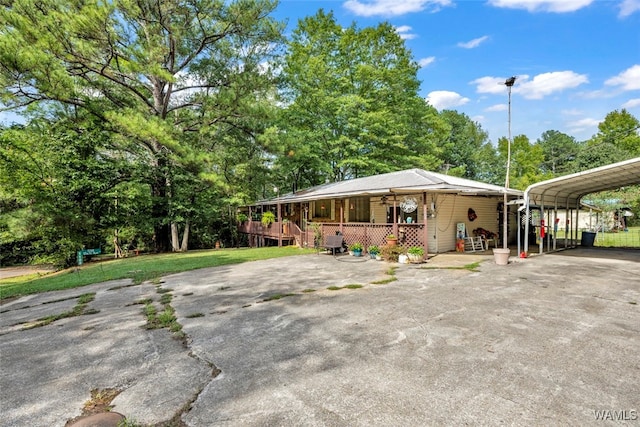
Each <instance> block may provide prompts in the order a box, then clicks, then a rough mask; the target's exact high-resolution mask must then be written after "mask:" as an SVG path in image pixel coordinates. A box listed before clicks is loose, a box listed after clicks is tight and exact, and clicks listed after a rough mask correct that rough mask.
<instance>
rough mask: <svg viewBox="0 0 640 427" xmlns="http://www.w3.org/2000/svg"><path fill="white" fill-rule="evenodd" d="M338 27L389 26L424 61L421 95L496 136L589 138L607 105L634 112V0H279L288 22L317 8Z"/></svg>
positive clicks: (637, 21)
mask: <svg viewBox="0 0 640 427" xmlns="http://www.w3.org/2000/svg"><path fill="white" fill-rule="evenodd" d="M320 8H322V9H324V10H325V11H333V12H334V15H335V17H336V19H337V21H338V22H339V23H340V24H341V25H343V26H349V25H350V24H351V23H353V22H356V24H357V26H358V27H360V28H362V27H367V26H375V25H377V24H378V23H379V22H382V21H388V22H390V23H391V24H392V25H393V26H394V27H396V29H397V31H398V33H399V34H401V35H402V37H403V38H404V39H405V43H406V46H407V47H408V48H409V49H410V50H411V51H412V53H413V55H414V59H415V60H416V61H417V62H419V63H420V64H421V65H422V67H421V69H420V71H419V73H418V78H419V79H420V81H421V82H422V85H421V92H420V95H421V96H423V97H425V98H427V99H428V100H429V102H430V103H431V105H433V106H435V107H436V108H438V109H439V110H441V109H445V108H446V109H453V110H457V111H459V112H461V113H465V114H467V115H468V116H469V117H471V118H472V119H473V120H475V121H477V122H479V123H480V124H481V125H482V127H483V129H484V130H486V131H488V132H489V138H490V139H491V141H493V142H494V143H495V142H497V140H498V138H500V137H502V136H505V137H506V136H507V134H508V109H507V104H508V92H507V88H506V86H504V84H500V83H504V81H505V80H506V78H508V77H510V76H517V80H516V84H515V86H514V87H513V90H512V97H511V117H512V119H511V131H512V135H513V136H516V135H520V134H524V135H526V136H528V137H529V139H530V141H531V142H534V141H535V140H536V139H538V138H540V136H541V135H542V133H543V132H544V131H547V130H558V131H560V132H564V133H566V134H569V135H571V136H574V137H575V138H576V139H577V140H579V141H581V140H585V139H588V138H590V137H591V136H592V135H594V134H595V133H596V132H597V125H598V123H599V122H601V121H602V120H603V119H604V117H605V116H606V115H607V113H609V112H611V111H613V110H620V109H622V108H626V109H627V111H629V112H630V113H631V114H633V115H634V116H635V117H637V118H639V119H640V0H609V1H593V0H467V1H456V0H340V1H338V0H336V1H316V0H281V2H280V5H279V6H278V9H277V11H276V13H275V17H276V18H278V19H281V20H287V21H288V29H287V31H288V33H289V34H290V32H291V30H292V29H293V28H295V27H296V25H297V23H298V19H300V18H302V17H304V16H308V15H313V14H315V13H316V12H317V11H318V9H320Z"/></svg>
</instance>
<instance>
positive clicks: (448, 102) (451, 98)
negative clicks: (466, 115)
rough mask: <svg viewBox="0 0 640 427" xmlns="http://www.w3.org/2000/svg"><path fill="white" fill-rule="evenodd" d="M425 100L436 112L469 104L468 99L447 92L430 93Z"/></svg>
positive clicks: (436, 91)
mask: <svg viewBox="0 0 640 427" xmlns="http://www.w3.org/2000/svg"><path fill="white" fill-rule="evenodd" d="M425 99H426V100H427V102H428V103H429V104H430V105H431V106H433V107H435V108H436V109H438V110H442V109H446V108H451V107H459V106H461V105H464V104H466V103H467V102H469V98H465V97H464V96H462V95H460V94H458V93H456V92H450V91H448V90H435V91H433V92H430V93H429V94H428V95H427V97H426V98H425Z"/></svg>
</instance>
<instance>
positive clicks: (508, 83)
mask: <svg viewBox="0 0 640 427" xmlns="http://www.w3.org/2000/svg"><path fill="white" fill-rule="evenodd" d="M515 83H516V78H515V77H509V78H508V79H507V80H506V81H505V82H504V84H505V85H506V86H507V89H508V91H509V125H508V126H509V140H508V141H507V175H506V177H505V180H504V201H503V203H502V247H503V248H504V249H507V232H508V231H509V222H508V220H507V214H508V213H509V208H508V206H507V191H508V190H509V173H510V168H511V88H512V87H513V85H514V84H515Z"/></svg>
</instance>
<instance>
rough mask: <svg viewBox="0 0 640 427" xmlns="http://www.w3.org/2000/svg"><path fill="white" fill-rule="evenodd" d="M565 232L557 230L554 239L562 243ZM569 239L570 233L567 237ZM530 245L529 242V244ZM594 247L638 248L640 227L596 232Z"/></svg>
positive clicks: (579, 233)
mask: <svg viewBox="0 0 640 427" xmlns="http://www.w3.org/2000/svg"><path fill="white" fill-rule="evenodd" d="M564 237H565V231H564V230H558V233H557V236H556V239H557V240H558V242H561V241H564ZM567 237H571V232H569V234H568V235H567ZM577 237H578V239H577V240H578V242H580V241H581V240H582V231H578V236H577ZM529 244H530V245H531V242H529ZM594 246H597V247H606V248H640V227H629V228H628V231H618V232H616V233H613V232H609V231H607V232H604V233H603V232H598V234H597V235H596V240H595V242H594Z"/></svg>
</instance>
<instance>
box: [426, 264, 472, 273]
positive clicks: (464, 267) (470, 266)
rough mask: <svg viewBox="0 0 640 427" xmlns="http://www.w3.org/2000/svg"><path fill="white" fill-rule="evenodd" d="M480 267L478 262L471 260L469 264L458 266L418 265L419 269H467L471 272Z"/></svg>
mask: <svg viewBox="0 0 640 427" xmlns="http://www.w3.org/2000/svg"><path fill="white" fill-rule="evenodd" d="M479 267H480V263H479V262H472V263H471V264H466V265H463V266H460V267H420V269H421V270H469V271H471V272H474V273H477V272H478V271H480V270H478V268H479Z"/></svg>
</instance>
